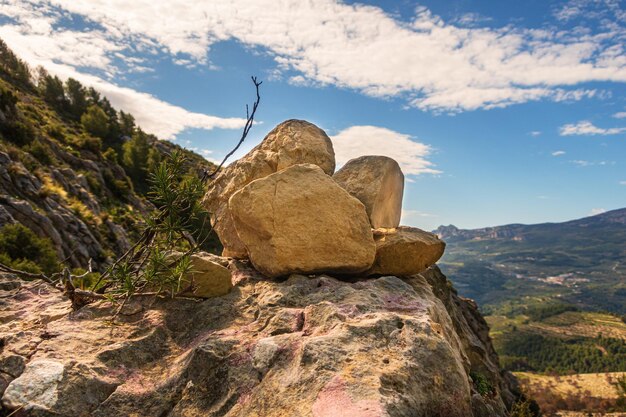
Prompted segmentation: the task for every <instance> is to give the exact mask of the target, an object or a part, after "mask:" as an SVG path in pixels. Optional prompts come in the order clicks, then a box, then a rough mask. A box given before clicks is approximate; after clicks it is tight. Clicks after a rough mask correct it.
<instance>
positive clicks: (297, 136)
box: [203, 120, 335, 258]
mask: <svg viewBox="0 0 626 417" xmlns="http://www.w3.org/2000/svg"><path fill="white" fill-rule="evenodd" d="M304 163H308V164H315V165H317V166H319V167H320V168H321V169H322V170H323V171H324V172H325V173H326V174H328V175H332V174H333V172H334V171H335V153H334V151H333V145H332V142H331V141H330V138H329V137H328V136H327V135H326V133H324V131H323V130H322V129H320V128H318V127H317V126H315V125H314V124H312V123H309V122H306V121H303V120H287V121H285V122H283V123H281V124H279V125H278V126H276V127H275V128H274V129H273V130H272V131H271V132H270V133H269V134H268V135H267V136H266V137H265V139H263V141H262V142H261V143H260V144H259V145H258V146H257V147H255V148H254V149H252V150H251V151H250V152H249V153H248V154H247V155H246V156H244V157H243V158H241V159H239V160H238V161H236V162H234V163H232V164H231V165H229V166H228V167H226V168H224V169H223V170H222V171H221V172H220V173H219V174H218V175H217V176H216V177H215V179H214V180H212V181H211V182H210V184H209V187H208V190H207V193H206V195H205V197H204V200H203V204H204V206H205V207H206V209H207V210H208V211H209V212H210V213H211V222H212V224H213V227H214V228H215V231H216V232H217V235H218V236H219V238H220V241H221V242H222V244H223V245H224V252H223V255H224V256H231V257H235V258H245V257H247V252H246V250H245V247H244V245H243V242H242V241H241V239H239V236H237V232H236V231H235V227H234V225H233V220H232V216H231V214H230V211H229V209H228V200H229V199H230V197H231V196H232V195H233V194H234V193H236V192H237V191H239V190H240V189H242V188H243V187H244V186H246V185H247V184H249V183H250V182H252V181H254V180H256V179H258V178H263V177H266V176H268V175H270V174H273V173H275V172H277V171H280V170H283V169H285V168H287V167H290V166H292V165H295V164H304Z"/></svg>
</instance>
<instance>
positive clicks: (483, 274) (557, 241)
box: [435, 208, 626, 314]
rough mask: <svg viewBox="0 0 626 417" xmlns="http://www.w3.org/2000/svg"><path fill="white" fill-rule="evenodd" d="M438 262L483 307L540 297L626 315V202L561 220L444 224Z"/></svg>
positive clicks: (440, 233) (440, 231)
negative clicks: (467, 225) (467, 226)
mask: <svg viewBox="0 0 626 417" xmlns="http://www.w3.org/2000/svg"><path fill="white" fill-rule="evenodd" d="M435 233H437V235H438V236H439V237H440V238H442V239H444V240H445V241H446V242H447V245H448V246H447V249H446V254H445V256H444V257H443V259H442V261H440V264H441V267H442V269H443V270H444V272H445V273H447V274H449V276H451V277H453V278H454V281H455V284H456V286H457V288H459V291H460V293H461V294H463V295H466V296H468V297H471V298H475V299H476V300H477V301H478V303H479V305H481V308H483V310H484V311H486V312H489V311H491V310H493V309H494V308H497V307H499V306H500V307H501V306H502V305H504V304H507V303H508V305H509V306H510V305H511V304H516V303H519V302H523V299H524V297H533V296H541V297H544V298H546V301H555V302H556V301H558V302H560V303H563V302H565V303H571V304H573V305H576V306H577V307H578V308H581V309H584V310H596V311H603V310H604V311H609V312H614V313H618V314H624V313H626V208H623V209H618V210H612V211H608V212H605V213H602V214H598V215H595V216H591V217H585V218H582V219H578V220H572V221H568V222H563V223H542V224H534V225H523V224H510V225H505V226H497V227H487V228H482V229H474V230H464V229H458V228H457V227H455V226H453V225H450V226H440V227H439V228H438V229H437V230H435Z"/></svg>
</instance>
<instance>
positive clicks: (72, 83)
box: [65, 78, 87, 120]
mask: <svg viewBox="0 0 626 417" xmlns="http://www.w3.org/2000/svg"><path fill="white" fill-rule="evenodd" d="M65 93H66V96H67V101H68V103H67V105H68V112H69V113H70V116H72V117H73V118H74V119H75V120H80V119H81V116H82V114H83V113H84V112H85V111H86V110H87V90H86V89H85V87H83V85H82V84H81V83H80V82H78V81H76V80H75V79H73V78H69V79H68V80H67V81H66V82H65Z"/></svg>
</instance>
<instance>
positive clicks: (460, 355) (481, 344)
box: [0, 262, 516, 417]
mask: <svg viewBox="0 0 626 417" xmlns="http://www.w3.org/2000/svg"><path fill="white" fill-rule="evenodd" d="M243 265H244V263H241V262H235V263H233V264H232V265H231V267H232V268H233V275H235V276H237V277H238V278H239V279H238V280H237V286H236V288H235V290H233V291H231V292H230V293H229V294H228V295H226V296H224V297H216V298H211V299H208V300H204V301H203V302H201V303H198V302H196V301H193V300H187V299H169V298H155V299H153V298H150V297H136V299H135V302H138V303H142V304H143V306H144V309H142V310H141V311H140V312H138V313H137V314H135V315H132V316H126V315H124V314H119V315H118V316H117V318H116V321H117V322H118V323H120V325H118V326H114V327H112V326H111V324H110V321H111V316H112V315H113V314H115V312H116V310H117V309H118V306H116V305H111V304H110V303H107V302H98V303H94V304H90V305H87V306H85V307H83V308H82V309H80V310H78V311H76V312H73V313H72V314H66V315H65V316H63V317H57V318H56V319H54V320H53V321H48V322H42V321H40V320H39V318H40V317H41V315H42V314H46V315H52V312H51V311H50V310H51V309H52V310H58V309H65V308H67V311H68V312H69V311H70V309H69V302H68V301H67V299H66V298H65V297H63V296H62V294H61V293H60V292H58V291H56V290H54V289H52V288H51V287H50V286H48V285H47V284H45V283H44V284H41V283H39V282H27V281H24V283H23V286H22V287H23V288H22V290H21V291H20V292H19V293H18V294H17V295H16V296H15V297H9V298H3V313H2V314H3V315H4V317H11V318H12V319H11V320H4V321H0V338H1V339H2V340H3V341H4V348H3V350H4V351H12V352H14V351H16V350H21V345H23V344H32V345H34V346H35V347H36V352H35V353H33V354H32V356H31V355H26V356H24V357H25V358H27V359H26V360H27V361H29V363H28V364H27V365H26V371H25V372H24V374H22V376H21V377H19V375H16V377H19V378H18V382H14V384H13V387H12V388H10V389H9V391H8V392H7V393H5V395H4V397H3V398H2V401H3V406H4V407H5V408H4V410H3V411H6V412H7V414H8V413H11V412H12V411H14V410H15V409H17V407H20V406H22V405H24V408H23V409H22V410H20V411H18V412H17V413H16V414H15V415H20V413H22V415H28V416H36V417H44V416H45V417H53V416H57V417H59V416H63V417H66V416H67V417H70V416H71V417H83V416H84V417H110V416H134V417H152V416H178V417H182V416H223V417H235V416H236V417H258V416H263V417H284V416H290V417H291V416H303V417H336V416H337V417H338V416H359V417H380V416H386V417H406V416H447V417H471V416H474V417H478V416H481V415H483V414H481V410H485V409H488V410H492V411H491V413H490V414H489V416H491V417H505V416H507V415H508V412H507V411H506V410H507V408H508V409H510V407H511V405H512V403H513V401H515V400H516V398H515V396H514V395H513V394H512V392H511V382H510V380H509V379H508V378H507V377H503V376H502V375H501V373H500V369H499V368H498V357H497V355H496V353H495V352H494V350H493V346H492V345H491V341H490V339H489V336H488V333H489V328H488V326H487V324H486V323H485V321H484V319H483V318H482V316H481V315H480V313H479V312H478V309H477V307H476V305H475V304H474V303H473V302H471V301H470V300H467V299H464V298H462V297H459V296H458V295H457V294H456V292H455V291H454V290H453V289H452V286H451V284H450V282H449V281H447V280H446V278H445V277H444V276H443V275H442V274H441V273H440V272H439V270H438V269H437V268H436V267H433V268H430V269H428V270H427V271H425V272H424V273H422V274H420V275H415V276H411V277H407V278H397V277H382V278H379V279H370V280H361V281H358V282H354V283H350V282H345V281H340V280H337V279H334V278H331V277H328V276H314V277H310V276H303V275H292V276H290V277H289V278H288V279H287V280H286V281H280V282H279V281H276V280H267V279H265V278H264V277H263V276H261V275H260V274H259V273H257V272H256V271H254V270H253V269H252V268H248V267H244V266H243ZM2 279H3V278H2V274H0V280H2ZM9 279H10V280H11V281H12V280H14V279H15V278H13V277H9ZM277 318H279V319H277ZM289 320H291V324H290V325H289V324H288V323H287V322H288V321H289ZM276 322H279V325H278V327H276V326H274V325H273V324H272V323H276ZM44 331H45V332H46V333H47V334H49V335H54V337H50V338H46V339H41V338H39V336H40V335H41V334H42V333H43V332H44ZM77 352H79V353H80V354H77ZM41 361H45V362H43V366H42V362H41ZM36 369H39V370H40V371H41V372H40V371H37V372H34V371H35V370H36ZM61 369H64V370H63V373H62V375H61V372H60V371H61ZM471 373H480V374H481V375H482V376H483V377H484V378H485V379H486V380H487V381H488V382H489V384H491V385H492V386H493V387H494V391H493V393H491V394H489V395H483V396H476V394H477V393H478V391H477V388H476V386H475V385H476V384H475V383H472V380H471V377H470V374H471ZM38 381H39V382H40V383H36V382H38ZM18 386H21V387H24V388H22V389H20V390H19V392H20V393H21V394H19V395H17V394H18V390H16V388H17V387H18ZM1 387H2V375H0V388H1ZM9 405H10V407H9ZM38 405H39V406H38ZM42 406H45V407H46V408H47V410H49V411H44V408H43V407H42Z"/></svg>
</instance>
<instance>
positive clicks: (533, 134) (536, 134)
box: [529, 130, 541, 138]
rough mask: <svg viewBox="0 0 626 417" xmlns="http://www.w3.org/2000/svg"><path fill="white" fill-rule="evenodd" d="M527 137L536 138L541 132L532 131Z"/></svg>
mask: <svg viewBox="0 0 626 417" xmlns="http://www.w3.org/2000/svg"><path fill="white" fill-rule="evenodd" d="M529 135H530V136H532V137H534V138H536V137H537V136H541V132H540V131H539V130H533V131H532V132H530V133H529Z"/></svg>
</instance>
